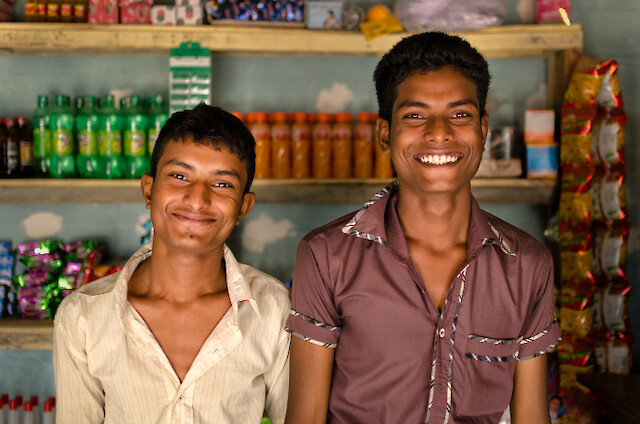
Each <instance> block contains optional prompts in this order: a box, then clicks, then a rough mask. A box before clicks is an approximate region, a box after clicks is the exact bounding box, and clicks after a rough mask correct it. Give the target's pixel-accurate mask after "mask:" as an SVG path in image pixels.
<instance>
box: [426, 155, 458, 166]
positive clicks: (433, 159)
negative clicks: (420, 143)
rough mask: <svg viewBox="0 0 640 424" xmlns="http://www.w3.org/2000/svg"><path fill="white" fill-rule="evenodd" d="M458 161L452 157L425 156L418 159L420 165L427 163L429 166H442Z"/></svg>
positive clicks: (456, 157)
mask: <svg viewBox="0 0 640 424" xmlns="http://www.w3.org/2000/svg"><path fill="white" fill-rule="evenodd" d="M458 159H459V157H458V156H454V155H426V156H422V157H421V158H420V161H421V162H422V163H428V164H430V165H444V164H446V163H453V162H456V161H457V160H458Z"/></svg>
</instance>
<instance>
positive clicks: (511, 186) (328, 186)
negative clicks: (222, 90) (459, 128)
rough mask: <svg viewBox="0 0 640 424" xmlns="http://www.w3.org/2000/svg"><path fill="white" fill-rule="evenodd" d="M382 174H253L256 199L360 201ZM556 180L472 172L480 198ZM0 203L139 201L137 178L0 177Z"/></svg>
mask: <svg viewBox="0 0 640 424" xmlns="http://www.w3.org/2000/svg"><path fill="white" fill-rule="evenodd" d="M388 182H389V180H386V179H362V180H360V179H305V180H295V179H284V180H276V179H268V180H255V181H254V183H253V186H252V191H254V192H255V193H256V198H257V202H258V203H357V204H360V203H364V202H366V201H367V200H369V198H371V197H372V196H373V195H374V194H375V193H376V192H377V191H379V190H380V189H381V188H383V187H384V186H386V185H387V184H388ZM555 188H556V180H534V179H524V178H475V179H474V180H473V181H472V182H471V189H472V191H473V194H474V196H476V199H477V200H478V202H480V203H509V204H515V203H521V204H545V205H546V204H552V203H553V202H554V192H555ZM0 203H1V204H5V205H6V204H115V203H140V204H142V195H141V193H140V182H139V181H138V180H83V179H69V180H57V179H16V180H9V179H5V180H0Z"/></svg>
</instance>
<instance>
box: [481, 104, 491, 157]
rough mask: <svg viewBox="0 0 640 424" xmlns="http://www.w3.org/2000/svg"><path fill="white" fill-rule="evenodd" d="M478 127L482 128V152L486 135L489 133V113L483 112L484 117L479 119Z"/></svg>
mask: <svg viewBox="0 0 640 424" xmlns="http://www.w3.org/2000/svg"><path fill="white" fill-rule="evenodd" d="M480 127H481V128H482V140H483V143H482V146H483V150H484V146H485V144H486V143H487V134H488V133H489V113H488V112H485V114H484V116H483V117H482V118H480Z"/></svg>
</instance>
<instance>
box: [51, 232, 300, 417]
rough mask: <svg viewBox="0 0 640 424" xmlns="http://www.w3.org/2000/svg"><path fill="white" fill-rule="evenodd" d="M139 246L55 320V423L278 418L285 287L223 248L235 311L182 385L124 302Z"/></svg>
mask: <svg viewBox="0 0 640 424" xmlns="http://www.w3.org/2000/svg"><path fill="white" fill-rule="evenodd" d="M150 256H151V243H148V244H146V245H144V246H142V247H141V248H140V249H139V250H138V251H137V252H136V253H135V254H134V255H133V256H132V257H131V258H130V259H129V260H128V261H127V263H126V264H125V266H124V268H123V269H122V271H120V272H118V273H116V274H113V275H110V276H107V277H104V278H102V279H100V280H97V281H94V282H92V283H90V284H88V285H86V286H83V287H82V288H80V289H79V290H77V291H75V292H74V293H71V294H70V295H69V296H67V297H66V298H65V299H64V301H63V302H62V304H61V306H60V308H59V309H58V312H57V313H56V316H55V320H54V348H53V349H54V351H53V360H54V371H55V380H56V381H55V383H56V397H57V400H56V402H57V405H56V411H57V412H56V414H57V417H56V421H57V422H59V423H63V424H70V423H82V424H88V423H102V422H104V423H117V424H125V423H141V424H142V423H145V424H146V423H158V424H159V423H163V424H169V423H184V424H191V423H193V424H201V423H202V424H204V423H207V424H209V423H216V424H223V423H229V424H252V423H255V424H258V423H260V421H261V417H262V416H263V413H264V411H265V410H266V412H267V415H268V416H269V417H270V418H271V421H272V422H273V423H283V422H284V416H285V411H286V403H287V394H288V382H289V342H290V336H289V335H288V333H287V332H285V331H284V330H283V327H284V323H285V321H286V319H287V316H288V313H289V309H290V295H289V290H288V289H287V287H286V286H284V285H283V284H282V283H281V282H279V281H278V280H276V279H275V278H273V277H271V276H269V275H267V274H264V273H262V272H260V271H258V270H256V269H255V268H252V267H250V266H248V265H244V264H240V263H238V262H237V261H236V259H235V257H234V256H233V253H231V250H230V249H229V248H228V247H227V246H225V247H224V261H225V266H226V274H227V288H228V293H229V298H230V300H231V308H229V310H228V311H227V313H226V314H225V315H224V317H223V318H222V319H221V321H220V323H219V324H218V325H217V326H216V328H215V329H214V330H213V332H212V333H211V334H210V335H209V337H208V338H207V340H206V341H205V343H204V345H203V346H202V348H201V349H200V351H199V352H198V354H197V356H196V358H195V360H194V361H193V364H192V365H191V368H190V369H189V371H188V373H187V375H186V376H185V378H184V380H183V381H182V382H180V380H179V379H178V376H177V375H176V373H175V371H174V370H173V368H172V367H171V364H170V363H169V360H168V359H167V357H166V355H165V354H164V352H163V351H162V348H161V347H160V345H159V344H158V342H157V341H156V339H155V337H154V336H153V333H152V332H151V331H150V330H149V327H147V325H146V323H145V322H144V320H143V319H142V317H141V316H140V314H138V312H137V311H136V310H135V309H134V308H133V306H132V305H131V304H130V303H129V302H128V301H127V286H128V282H129V279H130V278H131V275H132V274H133V272H134V271H135V269H136V267H137V266H138V264H139V263H140V262H142V261H144V260H145V259H147V258H148V257H150Z"/></svg>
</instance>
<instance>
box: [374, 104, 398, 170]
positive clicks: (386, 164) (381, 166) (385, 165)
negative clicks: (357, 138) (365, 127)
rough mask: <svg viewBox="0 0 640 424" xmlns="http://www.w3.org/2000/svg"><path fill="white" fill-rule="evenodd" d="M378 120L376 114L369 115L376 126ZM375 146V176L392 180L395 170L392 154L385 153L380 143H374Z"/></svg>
mask: <svg viewBox="0 0 640 424" xmlns="http://www.w3.org/2000/svg"><path fill="white" fill-rule="evenodd" d="M377 118H378V115H377V114H375V113H372V114H370V115H369V120H370V121H371V122H372V123H374V125H375V122H376V119H377ZM373 144H374V145H375V149H374V158H375V162H374V167H373V169H374V171H373V175H374V176H375V177H376V178H392V177H393V174H394V170H393V165H392V163H391V154H390V153H389V152H383V151H382V149H381V148H380V143H377V142H374V143H373Z"/></svg>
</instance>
